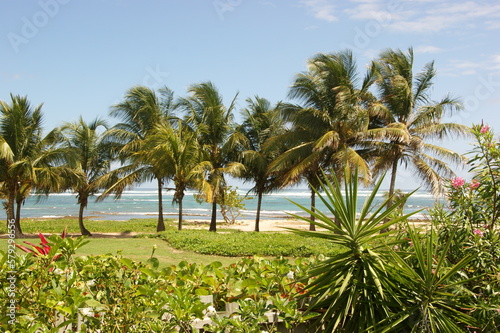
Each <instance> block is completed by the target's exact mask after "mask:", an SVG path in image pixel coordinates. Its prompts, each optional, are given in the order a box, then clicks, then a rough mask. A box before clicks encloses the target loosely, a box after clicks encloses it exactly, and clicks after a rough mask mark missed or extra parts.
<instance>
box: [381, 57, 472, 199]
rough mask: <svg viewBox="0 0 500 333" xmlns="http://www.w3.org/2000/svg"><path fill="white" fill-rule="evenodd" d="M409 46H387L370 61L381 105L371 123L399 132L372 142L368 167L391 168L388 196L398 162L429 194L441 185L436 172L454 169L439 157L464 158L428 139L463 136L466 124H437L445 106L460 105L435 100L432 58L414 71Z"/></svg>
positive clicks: (447, 173)
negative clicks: (404, 49)
mask: <svg viewBox="0 0 500 333" xmlns="http://www.w3.org/2000/svg"><path fill="white" fill-rule="evenodd" d="M413 60H414V58H413V50H412V49H411V48H410V49H409V50H408V52H407V53H404V52H402V51H401V50H392V49H388V50H386V51H384V52H382V53H381V55H380V57H379V59H378V60H376V61H375V62H373V64H372V69H373V71H374V72H375V73H377V74H376V75H377V78H376V83H377V87H378V91H379V94H380V101H381V103H382V105H383V107H382V108H379V114H378V120H379V124H378V125H375V126H376V127H380V128H386V129H399V130H400V131H401V132H402V133H404V135H401V136H400V137H399V138H398V139H393V140H382V141H378V142H373V143H372V148H373V150H374V153H375V155H376V156H377V157H376V158H375V161H374V164H373V171H374V173H375V174H376V175H379V174H381V173H383V172H385V171H387V170H391V180H390V188H389V196H391V195H392V194H393V193H394V187H395V184H396V175H397V170H398V167H399V166H400V165H404V166H405V167H411V168H412V169H414V170H415V174H416V175H418V176H419V177H420V178H421V179H422V180H423V181H425V183H426V185H427V186H428V187H430V189H431V190H432V192H433V193H434V194H436V195H437V194H439V193H441V192H442V191H443V190H444V187H443V179H442V177H441V176H448V177H449V176H452V175H453V171H452V170H451V169H450V168H449V166H448V165H447V164H446V163H445V162H444V161H443V159H445V160H449V161H452V162H455V163H462V162H463V161H464V157H463V156H461V155H460V154H458V153H455V152H453V151H451V150H449V149H446V148H443V147H439V146H437V145H435V144H432V143H430V142H428V141H430V140H441V139H444V138H446V137H448V136H449V135H465V134H466V133H469V131H470V129H469V128H468V127H467V126H464V125H460V124H455V123H442V122H441V119H442V117H443V116H444V115H445V114H446V112H447V111H449V112H450V113H451V112H453V111H458V110H461V108H462V106H461V104H460V102H459V100H457V99H456V98H452V97H451V96H446V97H444V98H443V99H441V100H440V101H438V102H434V101H432V100H431V98H430V92H431V88H432V84H433V82H432V80H433V79H434V77H435V75H436V71H435V69H434V62H430V63H427V64H426V65H425V66H424V67H423V69H422V70H421V71H420V72H418V73H417V74H416V75H414V74H413Z"/></svg>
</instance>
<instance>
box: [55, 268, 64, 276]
mask: <svg viewBox="0 0 500 333" xmlns="http://www.w3.org/2000/svg"><path fill="white" fill-rule="evenodd" d="M54 274H57V275H63V274H64V271H63V270H62V269H60V268H56V269H54Z"/></svg>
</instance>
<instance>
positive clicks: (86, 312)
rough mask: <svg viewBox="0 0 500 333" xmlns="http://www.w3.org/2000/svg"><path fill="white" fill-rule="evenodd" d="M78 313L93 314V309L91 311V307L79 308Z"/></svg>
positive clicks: (83, 314)
mask: <svg viewBox="0 0 500 333" xmlns="http://www.w3.org/2000/svg"><path fill="white" fill-rule="evenodd" d="M79 310H80V313H81V314H82V316H92V315H94V311H92V308H80V309H79Z"/></svg>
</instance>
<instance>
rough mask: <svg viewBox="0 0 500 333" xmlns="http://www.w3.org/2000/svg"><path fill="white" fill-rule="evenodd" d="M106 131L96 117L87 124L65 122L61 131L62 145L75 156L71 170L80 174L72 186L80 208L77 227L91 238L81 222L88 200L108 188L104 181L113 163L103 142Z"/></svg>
mask: <svg viewBox="0 0 500 333" xmlns="http://www.w3.org/2000/svg"><path fill="white" fill-rule="evenodd" d="M101 129H102V131H100V130H101ZM107 129H108V125H107V123H106V121H104V120H102V119H99V118H96V119H94V120H93V121H91V122H89V123H86V122H85V121H84V120H83V118H82V117H80V119H79V120H78V121H75V122H73V123H65V124H64V125H63V126H62V127H61V132H62V133H63V135H64V136H65V139H66V140H65V146H66V147H67V148H68V150H70V151H71V152H72V154H73V155H74V156H75V159H74V162H76V163H73V164H74V168H75V170H76V171H77V172H79V173H80V174H81V177H80V178H79V180H78V181H77V182H74V183H73V186H72V187H73V190H74V191H75V192H76V194H77V200H78V204H79V206H80V208H79V211H78V226H79V227H80V233H81V234H82V235H85V236H92V234H91V233H90V231H88V230H87V228H85V225H84V223H83V212H84V210H85V208H86V207H87V205H88V201H89V198H90V197H91V196H93V195H94V194H96V193H97V192H98V191H99V190H101V189H103V188H105V187H106V186H107V185H108V184H106V183H105V182H104V181H103V180H104V179H108V178H107V173H108V172H109V170H110V166H111V160H112V158H111V150H110V149H109V144H108V143H107V142H106V140H105V135H106V133H105V131H106V130H107Z"/></svg>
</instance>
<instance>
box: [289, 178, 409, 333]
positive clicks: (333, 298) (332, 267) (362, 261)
mask: <svg viewBox="0 0 500 333" xmlns="http://www.w3.org/2000/svg"><path fill="white" fill-rule="evenodd" d="M330 178H331V177H330ZM323 179H326V180H325V181H322V182H320V186H321V187H320V189H321V191H320V190H319V189H315V191H316V194H317V196H318V198H319V199H320V200H321V201H322V202H323V204H324V205H325V206H326V207H327V210H328V212H327V213H325V212H320V211H318V210H315V211H311V210H309V209H307V208H305V207H303V206H301V205H298V204H296V205H297V206H298V207H300V208H301V209H303V210H305V211H306V212H308V213H309V214H312V215H313V216H314V217H315V220H314V221H312V220H310V219H308V218H305V217H300V216H298V215H294V217H295V218H298V219H301V220H304V221H306V222H309V223H313V224H315V225H316V227H318V229H319V230H321V229H324V230H325V231H324V232H311V231H304V230H295V229H290V230H291V231H292V232H294V233H296V234H300V235H304V236H309V237H317V238H324V239H327V240H329V241H330V242H331V243H332V244H338V245H342V246H344V247H345V251H344V252H341V253H339V254H337V255H335V256H333V257H329V258H326V259H325V260H323V261H319V262H318V263H317V264H316V266H315V267H314V268H313V269H312V270H311V271H310V272H309V276H308V277H307V278H306V281H307V287H306V290H307V292H306V293H305V294H304V295H303V296H306V297H312V302H311V306H310V309H309V310H310V311H317V312H320V313H322V315H321V316H320V319H319V323H318V329H320V330H322V331H327V332H350V333H351V332H363V331H375V330H374V329H371V327H374V326H375V325H376V324H377V323H378V322H380V321H382V320H384V319H386V318H388V317H390V316H391V311H392V308H393V306H394V304H397V303H398V298H397V291H396V284H395V283H394V279H393V277H392V276H391V275H390V274H389V267H390V266H391V265H392V264H391V260H390V259H391V256H390V255H389V253H388V251H389V247H388V246H387V245H391V244H388V242H387V241H386V240H387V239H388V238H387V236H389V235H390V234H391V233H392V232H393V230H391V229H390V227H391V226H392V225H394V224H396V223H398V222H400V221H404V220H406V219H407V218H408V217H410V216H411V215H412V214H415V213H416V212H412V213H410V214H406V215H400V216H398V217H394V216H395V214H393V213H394V211H395V210H397V209H398V208H399V206H400V204H401V202H402V201H404V200H406V199H407V198H408V196H410V195H411V193H409V194H407V195H404V196H403V197H401V198H399V199H398V200H395V201H392V199H393V198H391V197H389V198H387V199H386V200H384V201H383V202H380V203H377V202H376V201H375V199H376V196H377V193H378V190H379V188H380V185H381V183H382V180H383V177H382V178H381V179H380V180H379V181H378V182H377V183H376V184H375V186H374V188H373V190H372V192H371V194H370V195H369V196H368V197H367V198H366V200H365V202H364V204H363V207H362V209H361V211H360V212H359V213H358V211H357V202H358V173H357V170H354V172H350V171H349V170H348V169H347V168H346V171H345V175H344V182H345V186H344V190H342V186H341V184H340V183H339V181H338V180H337V179H336V178H331V180H329V177H327V176H326V175H325V174H324V177H323ZM390 200H391V204H389V205H388V202H389V201H390Z"/></svg>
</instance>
